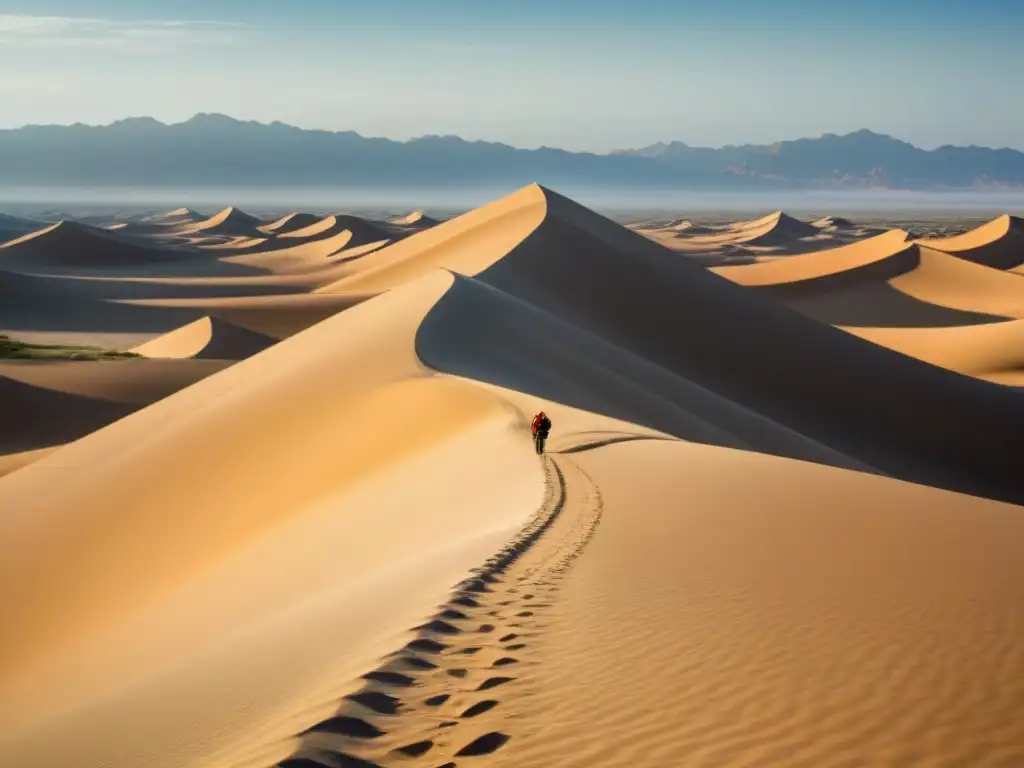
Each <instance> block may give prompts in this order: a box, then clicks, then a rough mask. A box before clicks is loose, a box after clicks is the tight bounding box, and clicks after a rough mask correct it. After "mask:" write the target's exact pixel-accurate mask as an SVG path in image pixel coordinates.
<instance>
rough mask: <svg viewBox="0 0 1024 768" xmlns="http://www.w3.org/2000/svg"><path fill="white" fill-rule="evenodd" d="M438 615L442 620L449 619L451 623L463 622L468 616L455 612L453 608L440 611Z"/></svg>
mask: <svg viewBox="0 0 1024 768" xmlns="http://www.w3.org/2000/svg"><path fill="white" fill-rule="evenodd" d="M440 615H441V618H442V619H451V620H452V621H465V620H466V619H468V618H469V616H467V615H466V614H464V613H463V612H462V611H456V610H455V609H454V608H449V609H448V610H446V611H442V612H441V614H440Z"/></svg>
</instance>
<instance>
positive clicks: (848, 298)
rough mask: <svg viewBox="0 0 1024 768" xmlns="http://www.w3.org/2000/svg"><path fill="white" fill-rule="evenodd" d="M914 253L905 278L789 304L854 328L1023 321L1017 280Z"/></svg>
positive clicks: (1023, 294)
mask: <svg viewBox="0 0 1024 768" xmlns="http://www.w3.org/2000/svg"><path fill="white" fill-rule="evenodd" d="M915 248H916V249H917V265H916V266H914V267H913V268H912V269H908V270H906V271H905V272H904V273H903V274H900V275H896V276H894V277H893V276H890V277H888V278H885V279H878V280H868V281H865V282H862V283H859V284H857V285H850V286H842V287H840V288H839V289H838V290H826V291H821V292H811V293H800V294H799V295H794V296H793V297H787V298H786V302H787V304H789V306H791V307H794V308H796V309H799V310H800V311H801V312H805V313H807V314H809V315H811V316H812V317H815V318H817V319H819V320H822V321H824V322H827V323H833V324H836V325H850V326H912V327H928V326H957V325H967V324H977V323H985V322H993V321H996V320H1001V319H1007V318H1021V317H1024V285H1021V283H1020V279H1019V277H1018V276H1017V275H1014V274H1012V273H1007V272H1003V271H1000V270H996V269H992V268H990V267H986V266H982V265H980V264H975V263H972V262H970V261H965V260H964V259H961V258H959V257H957V256H953V255H951V254H947V253H943V252H941V251H936V250H932V249H930V248H924V247H922V246H920V245H916V246H915ZM908 263H909V262H908Z"/></svg>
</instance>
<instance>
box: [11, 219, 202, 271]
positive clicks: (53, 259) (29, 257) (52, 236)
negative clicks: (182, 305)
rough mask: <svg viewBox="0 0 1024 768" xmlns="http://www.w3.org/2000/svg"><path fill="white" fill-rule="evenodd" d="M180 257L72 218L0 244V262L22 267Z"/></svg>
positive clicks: (132, 262) (117, 263)
mask: <svg viewBox="0 0 1024 768" xmlns="http://www.w3.org/2000/svg"><path fill="white" fill-rule="evenodd" d="M181 258H183V257H182V254H181V253H179V252H176V251H174V250H172V249H170V248H164V247H161V246H158V245H151V244H149V243H142V242H135V241H132V240H127V239H124V238H122V237H119V236H118V234H117V233H116V232H109V231H103V230H100V229H97V228H95V227H91V226H89V225H87V224H80V223H78V222H74V221H61V222H58V223H57V224H53V225H52V226H49V227H46V228H45V229H42V230H39V231H37V232H33V233H31V234H28V235H25V236H23V237H20V238H17V239H15V240H11V241H10V242H7V243H4V244H3V245H0V264H4V265H8V264H15V265H18V266H24V267H37V266H39V267H52V266H57V267H107V266H118V265H125V264H139V263H142V264H145V263H146V262H147V261H177V260H180V259H181Z"/></svg>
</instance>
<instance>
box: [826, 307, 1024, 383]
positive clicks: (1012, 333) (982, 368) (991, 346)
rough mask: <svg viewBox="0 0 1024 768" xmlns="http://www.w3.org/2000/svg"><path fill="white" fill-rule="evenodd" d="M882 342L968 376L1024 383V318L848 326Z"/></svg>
mask: <svg viewBox="0 0 1024 768" xmlns="http://www.w3.org/2000/svg"><path fill="white" fill-rule="evenodd" d="M846 330H848V331H849V332H850V333H853V334H855V335H857V336H859V337H860V338H862V339H867V340H868V341H871V342H874V343H875V344H881V345H882V346H884V347H888V348H889V349H893V350H896V351H897V352H900V353H902V354H904V355H910V356H911V357H916V358H918V359H919V360H924V361H926V362H929V363H931V364H933V365H939V366H942V367H943V368H948V369H950V370H952V371H958V372H960V373H963V374H966V375H968V376H976V377H978V378H981V379H987V380H988V381H993V382H996V383H998V384H1009V385H1012V386H1018V387H1019V386H1024V320H1012V321H1008V322H1005V323H988V324H985V325H966V326H960V327H955V328H847V329H846Z"/></svg>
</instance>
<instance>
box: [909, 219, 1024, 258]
mask: <svg viewBox="0 0 1024 768" xmlns="http://www.w3.org/2000/svg"><path fill="white" fill-rule="evenodd" d="M915 242H917V243H918V244H919V245H922V246H924V247H926V248H932V249H934V250H937V251H943V252H944V253H950V254H954V255H956V256H958V257H960V258H961V259H966V260H968V261H973V262H976V263H978V264H982V265H984V266H987V267H994V268H995V269H1012V268H1014V267H1019V266H1020V265H1021V264H1024V220H1022V219H1020V218H1018V217H1016V216H1010V215H1008V214H1004V215H1002V216H999V217H997V218H995V219H993V220H992V221H990V222H988V223H987V224H982V225H981V226H980V227H976V228H974V229H972V230H971V231H970V232H965V233H964V234H962V235H954V236H952V237H940V238H920V239H918V240H916V241H915Z"/></svg>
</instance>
